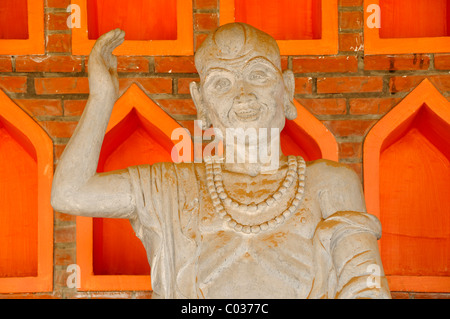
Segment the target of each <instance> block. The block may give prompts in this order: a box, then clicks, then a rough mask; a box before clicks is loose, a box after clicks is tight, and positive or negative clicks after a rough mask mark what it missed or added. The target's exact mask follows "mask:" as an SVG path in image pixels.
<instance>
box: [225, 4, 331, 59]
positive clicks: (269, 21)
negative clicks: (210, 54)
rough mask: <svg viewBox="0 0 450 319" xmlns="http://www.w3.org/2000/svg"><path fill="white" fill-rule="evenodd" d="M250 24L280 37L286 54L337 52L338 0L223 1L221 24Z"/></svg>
mask: <svg viewBox="0 0 450 319" xmlns="http://www.w3.org/2000/svg"><path fill="white" fill-rule="evenodd" d="M231 22H244V23H248V24H250V25H252V26H254V27H256V28H258V29H260V30H262V31H264V32H266V33H268V34H270V35H271V36H273V37H274V38H275V40H277V42H278V45H279V47H280V51H281V54H282V55H303V54H304V55H317V54H337V52H338V7H337V1H335V0H327V1H322V0H279V1H271V0H221V1H220V25H224V24H226V23H231Z"/></svg>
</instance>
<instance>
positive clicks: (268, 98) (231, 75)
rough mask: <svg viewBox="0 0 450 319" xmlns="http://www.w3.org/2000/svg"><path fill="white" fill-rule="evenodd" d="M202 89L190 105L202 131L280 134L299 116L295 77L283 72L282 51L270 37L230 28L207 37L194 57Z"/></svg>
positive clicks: (193, 87) (194, 91)
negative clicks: (271, 130) (268, 130)
mask: <svg viewBox="0 0 450 319" xmlns="http://www.w3.org/2000/svg"><path fill="white" fill-rule="evenodd" d="M195 65H196V67H197V70H198V72H199V75H200V84H198V83H195V82H193V83H191V86H190V90H191V95H192V99H193V101H194V103H195V105H196V107H197V113H198V119H199V120H201V121H202V123H203V129H206V128H208V127H210V126H211V125H213V126H214V127H215V128H219V129H220V130H222V131H224V130H225V129H227V128H238V127H239V128H244V129H247V128H255V129H259V128H279V129H280V131H281V130H282V129H283V127H284V124H285V119H286V118H288V119H294V118H295V117H296V116H297V112H296V108H295V106H294V104H293V98H294V87H295V81H294V75H293V73H292V72H291V71H289V70H287V71H284V72H282V71H281V59H280V51H279V48H278V45H277V43H276V41H275V40H274V39H273V38H272V37H271V36H270V35H268V34H266V33H264V32H262V31H260V30H258V29H256V28H254V27H252V26H250V25H247V24H245V23H230V24H226V25H223V26H221V27H219V28H218V29H216V30H215V31H214V32H213V33H212V34H210V35H208V37H207V38H206V39H205V41H204V42H203V43H202V45H201V47H200V48H199V49H198V51H197V53H196V55H195Z"/></svg>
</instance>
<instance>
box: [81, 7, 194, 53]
mask: <svg viewBox="0 0 450 319" xmlns="http://www.w3.org/2000/svg"><path fill="white" fill-rule="evenodd" d="M72 4H74V5H77V6H78V7H76V8H80V9H79V10H77V9H76V8H75V7H74V8H73V10H76V11H75V12H78V14H79V15H80V16H81V20H80V21H81V23H80V28H74V29H72V53H73V54H75V55H88V54H89V53H90V50H91V49H92V47H93V45H94V43H95V40H97V39H98V38H99V37H100V36H101V35H102V34H104V33H106V32H108V31H110V30H113V29H116V28H120V29H122V30H124V31H125V33H126V35H125V42H124V43H123V44H122V45H121V46H120V47H118V48H117V49H116V50H115V51H114V54H116V55H191V54H193V41H192V39H193V25H192V1H191V0H164V1H158V0H128V1H122V0H72Z"/></svg>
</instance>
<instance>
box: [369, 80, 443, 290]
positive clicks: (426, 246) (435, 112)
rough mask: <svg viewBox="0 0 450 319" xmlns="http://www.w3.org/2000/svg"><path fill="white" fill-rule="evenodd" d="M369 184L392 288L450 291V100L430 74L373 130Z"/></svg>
mask: <svg viewBox="0 0 450 319" xmlns="http://www.w3.org/2000/svg"><path fill="white" fill-rule="evenodd" d="M364 187H365V195H366V204H367V210H368V212H369V213H372V214H374V215H376V216H377V217H379V218H380V221H381V224H382V227H383V234H382V238H381V240H380V242H379V243H380V253H381V258H382V261H383V265H384V268H385V272H386V275H387V276H388V280H389V285H390V289H391V290H392V291H425V292H445V291H448V287H450V277H449V276H450V103H449V102H448V101H447V100H446V99H445V98H444V97H443V96H442V95H441V94H440V93H439V92H438V91H437V89H436V88H435V87H434V86H433V85H432V84H431V83H430V82H429V81H428V80H425V81H424V82H422V83H421V84H420V85H419V86H418V87H417V88H416V89H415V90H414V91H413V92H412V93H410V94H409V95H408V96H407V97H406V98H405V99H404V100H403V101H402V102H401V103H400V104H398V105H397V106H396V107H395V108H394V109H393V110H391V111H390V112H389V113H388V114H387V115H386V116H385V117H383V118H382V119H381V120H380V121H379V122H378V123H377V124H376V125H375V126H374V127H373V128H372V130H371V131H370V132H369V134H368V135H367V138H366V141H365V143H364Z"/></svg>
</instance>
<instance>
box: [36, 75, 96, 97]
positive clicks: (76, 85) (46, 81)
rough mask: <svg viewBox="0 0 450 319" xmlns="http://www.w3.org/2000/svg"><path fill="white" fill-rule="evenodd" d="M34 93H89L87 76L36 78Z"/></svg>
mask: <svg viewBox="0 0 450 319" xmlns="http://www.w3.org/2000/svg"><path fill="white" fill-rule="evenodd" d="M34 85H35V88H36V94H86V93H89V82H88V78H87V77H84V78H81V77H79V78H68V77H61V78H36V79H34Z"/></svg>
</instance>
